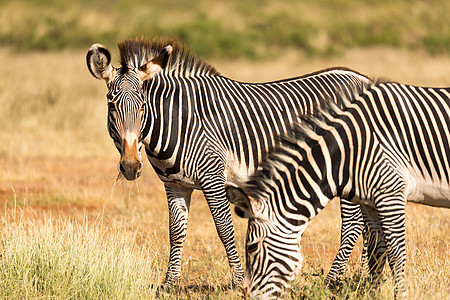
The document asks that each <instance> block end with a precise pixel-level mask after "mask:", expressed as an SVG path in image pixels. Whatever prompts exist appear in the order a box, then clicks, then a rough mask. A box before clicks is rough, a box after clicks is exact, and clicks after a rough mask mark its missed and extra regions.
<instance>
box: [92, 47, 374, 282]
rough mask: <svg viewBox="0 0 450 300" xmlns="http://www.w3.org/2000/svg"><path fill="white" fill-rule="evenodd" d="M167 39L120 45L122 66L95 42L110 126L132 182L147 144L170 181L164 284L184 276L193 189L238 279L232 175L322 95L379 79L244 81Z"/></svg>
mask: <svg viewBox="0 0 450 300" xmlns="http://www.w3.org/2000/svg"><path fill="white" fill-rule="evenodd" d="M167 43H169V42H166V41H162V42H157V43H155V42H153V43H149V42H146V41H136V40H127V41H125V42H123V43H120V44H119V50H120V53H121V67H120V68H113V67H112V66H111V65H110V55H109V52H108V50H106V49H105V48H103V47H102V46H100V45H94V46H92V47H91V50H90V51H89V52H88V56H87V62H88V67H89V69H90V70H91V73H92V74H93V75H94V76H96V77H97V78H104V79H105V80H106V82H107V85H108V89H109V92H108V95H107V98H108V107H109V113H108V130H109V133H110V136H111V137H112V139H113V140H114V142H115V145H116V147H117V149H118V150H119V152H120V153H121V160H120V163H119V170H120V171H121V172H122V174H123V175H124V176H125V177H126V178H127V179H129V180H133V179H136V178H137V177H138V176H139V174H140V172H141V169H142V159H141V157H140V148H141V147H142V145H144V146H145V151H146V154H147V157H148V159H149V161H150V163H151V164H152V166H153V168H154V169H155V171H156V173H157V175H158V176H159V178H160V179H161V180H162V181H163V182H164V185H165V189H166V194H167V199H168V205H169V234H170V244H171V248H170V261H169V267H168V272H167V275H166V279H165V283H166V284H167V285H170V284H172V283H173V282H175V281H177V280H178V279H179V278H180V268H181V249H182V246H183V243H184V240H185V237H186V227H187V219H188V212H189V206H190V196H191V193H192V191H193V189H200V190H202V191H203V193H204V195H205V198H206V201H207V202H208V205H209V208H210V210H211V214H212V216H213V219H214V222H215V225H216V228H217V231H218V234H219V237H220V239H221V241H222V242H223V244H224V247H225V250H226V252H227V255H228V259H229V263H230V266H231V269H232V274H233V277H232V282H233V284H234V285H237V284H239V283H240V281H241V280H242V277H243V271H242V267H241V265H240V262H239V258H238V255H237V252H236V247H235V244H234V229H233V225H232V221H231V213H230V208H229V203H228V201H227V198H226V194H225V182H234V183H240V182H242V181H243V180H245V179H247V177H248V176H249V174H251V173H253V172H254V171H255V170H256V168H257V166H258V164H259V162H260V161H261V160H262V158H263V157H264V155H265V153H266V152H267V151H270V150H271V149H272V148H273V147H274V146H275V144H276V141H277V137H278V136H279V135H281V134H285V133H286V132H287V131H288V130H289V128H290V126H291V124H292V123H294V122H295V121H296V120H297V119H298V117H301V116H303V115H305V114H307V113H311V112H312V108H313V107H316V106H319V104H320V99H323V98H325V97H326V98H329V99H330V101H335V102H337V101H338V95H341V94H343V95H345V96H346V97H354V96H355V95H359V94H360V93H361V92H362V91H363V90H364V88H365V87H366V86H368V85H369V84H371V81H370V80H369V79H368V78H366V77H365V76H362V75H360V74H358V73H355V72H353V71H350V70H347V69H329V70H324V71H321V72H317V73H314V74H309V75H306V76H302V77H298V78H293V79H287V80H282V81H277V82H270V83H241V82H237V81H234V80H231V79H228V78H226V77H223V76H221V75H220V74H219V73H218V72H217V71H216V70H215V69H214V68H213V67H212V66H210V65H209V64H207V63H205V62H204V61H202V60H199V59H197V58H195V57H194V56H192V55H191V54H189V53H187V52H186V51H185V50H184V49H183V48H181V47H180V46H179V45H177V44H176V43H172V42H170V43H172V46H173V48H172V46H166V45H167ZM172 52H173V53H172ZM105 53H106V54H105Z"/></svg>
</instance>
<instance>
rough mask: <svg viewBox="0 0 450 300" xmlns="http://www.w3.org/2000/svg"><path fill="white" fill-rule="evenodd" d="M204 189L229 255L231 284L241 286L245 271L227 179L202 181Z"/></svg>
mask: <svg viewBox="0 0 450 300" xmlns="http://www.w3.org/2000/svg"><path fill="white" fill-rule="evenodd" d="M202 190H203V194H204V195H205V198H206V201H207V202H208V206H209V209H210V211H211V214H212V217H213V219H214V223H215V225H216V230H217V233H218V235H219V238H220V240H221V241H222V243H223V245H224V247H225V251H226V253H227V256H228V262H229V264H230V268H231V284H232V286H233V287H238V286H240V284H241V282H242V280H243V279H244V271H243V269H242V265H241V262H240V261H239V256H238V253H237V250H236V245H235V242H234V227H233V221H232V219H231V210H230V204H229V202H228V200H227V198H226V194H225V179H224V178H219V179H218V178H217V176H215V177H214V178H210V179H207V180H205V181H203V182H202Z"/></svg>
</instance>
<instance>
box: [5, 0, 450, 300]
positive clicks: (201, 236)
mask: <svg viewBox="0 0 450 300" xmlns="http://www.w3.org/2000/svg"><path fill="white" fill-rule="evenodd" d="M91 2H92V1H78V2H76V3H75V5H73V6H72V5H71V4H69V2H66V1H59V2H58V4H57V5H56V4H55V5H53V6H51V7H49V6H47V7H46V6H45V5H44V6H43V3H42V1H28V2H26V1H11V2H1V3H0V6H1V8H2V9H1V10H0V14H1V18H0V24H1V25H2V26H0V27H1V29H0V41H1V43H2V45H4V46H3V47H1V48H0V58H1V62H2V72H0V218H1V223H0V241H1V243H0V298H3V299H23V298H58V299H59V298H75V299H99V298H102V299H110V298H116V299H124V298H125V299H128V298H139V299H140V298H149V299H152V298H156V297H157V296H158V294H157V287H158V285H159V284H161V283H162V281H163V279H164V275H165V269H166V265H167V261H168V252H169V238H168V209H167V202H166V200H165V194H164V191H163V186H162V183H161V182H160V181H159V180H158V179H157V178H156V175H155V173H154V172H153V170H152V169H151V166H150V165H149V164H148V163H147V162H145V166H144V172H143V174H142V176H141V178H140V179H139V180H137V181H136V182H133V183H130V182H127V181H125V180H122V179H117V175H118V171H117V167H116V166H117V163H118V158H119V156H118V153H117V151H116V149H115V147H114V145H113V143H112V141H111V140H110V138H109V136H108V133H107V130H106V105H105V103H106V101H105V94H106V87H105V84H104V83H103V82H100V81H97V80H95V79H94V78H93V77H92V76H91V75H90V74H89V72H88V70H87V68H86V65H85V54H86V51H87V48H88V47H89V45H90V44H91V43H93V42H102V43H105V44H106V45H108V46H109V47H110V48H111V50H112V53H113V54H117V50H116V49H115V48H113V47H114V42H115V41H117V40H120V39H121V38H123V37H127V36H140V35H142V34H148V35H150V36H153V35H155V34H163V33H168V34H173V35H177V36H181V37H182V38H183V39H184V40H186V41H187V42H188V44H189V45H190V46H192V48H193V50H194V51H195V52H196V53H198V54H201V55H206V56H207V57H209V58H210V59H209V61H210V62H211V63H212V64H213V65H215V66H216V67H217V69H218V70H220V71H221V73H222V74H223V75H225V76H227V77H230V78H233V79H236V80H241V81H253V82H255V81H269V80H275V79H280V78H286V77H291V76H296V75H300V74H305V73H308V72H312V71H315V70H318V69H321V68H325V67H330V66H346V67H350V68H353V69H355V70H358V71H359V72H361V73H364V74H367V75H369V76H373V77H387V78H388V79H391V80H394V81H399V82H403V83H409V84H417V85H423V86H449V85H450V56H449V53H450V50H449V49H450V48H449V44H448V41H450V35H449V30H450V29H449V28H450V26H449V24H448V21H447V19H446V17H445V16H446V14H444V12H446V11H447V12H448V9H446V8H448V2H446V1H443V2H439V1H431V2H420V3H418V4H417V5H416V6H410V5H408V1H398V2H395V1H378V2H379V3H382V4H383V5H384V6H383V5H379V4H377V5H375V2H372V1H370V2H371V4H372V5H374V8H373V9H372V10H371V9H369V8H367V7H365V6H362V5H359V4H356V6H357V7H356V10H357V11H358V14H355V15H359V16H360V17H353V15H352V14H350V13H349V12H347V9H348V7H349V5H350V4H349V3H351V1H337V2H336V3H337V4H335V3H334V4H332V5H331V4H330V5H328V6H327V5H326V4H328V3H329V1H325V0H322V1H317V2H314V1H311V2H308V1H306V2H304V3H301V4H296V3H297V2H295V1H292V2H291V1H282V2H281V4H279V3H278V4H277V5H275V4H274V3H272V4H271V2H268V1H266V2H264V3H265V4H266V5H259V6H257V7H256V6H255V7H252V6H251V5H250V4H248V3H252V2H251V1H250V2H247V4H242V3H241V2H238V1H236V2H233V1H232V2H230V3H232V4H231V5H230V4H227V2H220V4H218V5H217V6H215V7H214V9H211V10H207V9H205V8H202V9H200V8H199V7H203V6H204V4H205V3H206V2H205V3H203V2H202V1H199V2H198V3H196V2H195V3H194V2H193V1H188V2H189V5H191V6H186V5H188V4H182V3H181V2H180V1H165V3H166V2H167V3H168V4H170V5H173V7H174V9H172V10H171V11H170V13H167V14H169V15H170V18H168V20H166V18H164V17H163V16H164V15H165V14H163V13H162V12H165V10H164V9H163V7H164V5H163V4H160V3H159V2H158V1H155V3H159V4H157V5H156V4H155V5H156V6H155V7H156V8H157V9H150V8H148V7H147V8H146V9H139V8H140V7H141V6H139V5H141V4H142V3H141V1H137V0H136V1H131V2H130V3H131V4H133V5H131V6H129V5H128V6H127V5H124V2H123V1H115V2H114V5H113V6H112V7H109V8H108V9H106V13H107V14H102V13H100V7H102V9H103V5H105V6H106V4H105V3H106V2H105V3H103V4H102V1H100V2H99V3H100V4H89V3H91ZM378 2H377V3H378ZM161 3H162V2H161ZM199 3H200V4H199ZM202 3H203V4H202ZM294 3H295V4H294ZM305 3H306V4H305ZM317 3H318V4H317ZM430 3H431V4H430ZM138 4H139V5H138ZM158 5H159V6H158ZM288 5H296V6H295V9H293V10H287V9H285V8H286V6H288ZM308 5H309V6H308ZM430 5H431V6H430ZM192 6H194V7H195V9H196V10H195V11H196V13H189V14H187V13H184V12H185V11H186V8H187V7H192ZM43 7H44V8H43ZM130 7H131V8H130ZM305 7H308V8H310V11H312V13H310V14H308V15H307V16H306V17H305V18H294V17H295V16H296V12H298V10H301V9H302V8H305ZM430 7H432V8H433V9H429V8H430ZM436 7H439V8H436ZM175 8H176V9H175ZM21 10H22V14H20V13H17V12H18V11H19V12H20V11H21ZM405 10H406V11H407V12H409V13H410V15H409V18H408V17H405V16H404V15H403V14H402V13H401V12H402V11H405ZM79 11H82V12H83V14H82V16H83V17H80V14H79V13H77V12H79ZM236 11H238V13H236ZM390 11H393V12H394V13H391V14H389V12H390ZM36 12H37V13H36ZM102 12H103V11H102ZM333 12H334V13H336V15H339V17H338V18H336V19H333V18H332V16H333ZM123 14H125V15H126V14H129V15H133V16H137V17H136V18H132V19H131V20H130V21H128V22H127V24H126V26H117V25H116V24H117V22H118V21H119V20H120V18H121V17H123ZM105 15H107V16H108V18H107V19H105V18H103V17H102V16H105ZM145 15H151V16H152V17H153V18H151V20H152V21H149V20H150V19H149V20H147V19H144V16H145ZM361 15H362V16H365V18H362V17H361ZM381 15H382V16H384V19H383V18H381V20H380V18H376V17H377V16H381ZM38 16H39V17H38ZM224 16H228V17H230V18H226V19H225V18H223V19H225V20H226V21H224V22H222V21H220V20H222V17H224ZM244 16H247V18H244ZM261 16H265V17H266V19H265V20H266V21H264V22H263V21H261V19H259V18H260V17H261ZM320 16H325V17H326V18H325V20H326V21H323V20H321V18H320ZM285 20H291V21H290V23H289V22H288V24H284V23H283V22H285ZM330 20H334V21H330ZM343 20H346V22H343ZM377 20H378V21H379V22H380V24H384V25H383V26H381V25H380V24H377V22H376V21H377ZM386 20H388V21H389V22H386ZM152 22H155V24H154V23H152ZM183 22H184V23H183ZM385 23H386V24H385ZM55 24H56V25H57V26H55ZM180 24H185V25H183V26H182V25H180ZM186 24H187V25H186ZM267 24H271V26H269V25H267ZM378 25H380V26H378ZM147 27H148V28H152V30H153V31H150V32H145V31H144V29H143V28H147ZM296 27H301V28H302V30H293V29H292V28H296ZM93 28H95V30H94V29H93ZM358 28H360V29H359V30H360V31H358ZM361 28H363V29H361ZM411 28H412V29H411ZM32 29H33V30H32ZM34 29H35V30H34ZM244 29H247V30H246V31H244ZM300 31H301V32H303V33H304V35H301V36H300V35H298V32H300ZM95 32H98V34H95ZM262 33H265V34H266V35H264V34H262ZM296 33H297V35H296ZM345 37H347V39H346V38H345ZM238 38H241V39H242V40H239V39H238ZM266 40H268V41H270V45H271V47H266V44H265V41H266ZM349 44H352V46H354V47H350V46H349ZM217 45H219V46H217ZM285 45H286V46H285ZM336 45H337V46H336ZM80 48H81V49H82V50H80ZM266 48H267V49H266ZM347 48H348V49H347ZM24 50H26V51H24ZM36 50H39V51H36ZM113 61H114V62H115V64H116V65H117V56H115V57H114V58H113ZM406 213H407V223H406V233H407V266H406V267H407V269H406V272H407V278H408V280H407V287H408V293H409V298H411V299H417V298H420V299H445V298H447V299H448V298H449V297H450V279H449V277H450V262H449V257H450V240H449V236H450V226H449V225H450V212H449V210H445V209H439V208H431V207H425V206H419V205H414V204H408V205H407V212H406ZM233 222H234V225H235V230H236V243H237V247H238V252H239V254H240V257H241V261H242V263H244V256H243V254H244V248H243V246H244V244H243V243H244V235H245V230H246V222H245V221H244V220H241V219H239V218H237V217H236V216H235V215H234V213H233ZM339 232H340V218H339V205H338V202H337V201H333V202H332V203H330V204H329V205H328V206H327V207H326V209H325V210H324V211H323V212H321V214H320V215H319V216H318V217H317V218H316V219H315V220H313V222H312V223H311V225H310V226H309V228H308V229H307V231H306V232H305V234H304V237H303V239H302V247H303V251H304V261H305V264H304V267H303V269H302V274H301V276H300V277H299V278H298V280H296V282H294V283H293V289H292V291H291V293H289V294H288V295H286V298H287V299H290V298H292V299H298V298H308V299H309V298H330V299H333V298H350V299H360V298H362V299H365V298H369V299H372V298H375V299H388V298H392V291H393V286H392V277H391V275H390V272H389V268H386V270H385V272H384V277H385V280H384V281H383V282H382V284H381V286H380V287H379V288H377V289H375V288H374V287H372V286H371V285H370V283H368V282H366V281H365V280H364V277H363V276H360V275H359V274H360V272H361V269H360V266H359V257H360V253H361V241H359V243H358V245H357V247H356V248H355V250H354V253H353V255H352V257H351V260H350V262H349V265H348V266H347V268H346V272H345V274H344V279H343V282H342V284H341V285H340V286H339V289H338V290H335V291H329V290H327V289H326V288H325V287H324V283H323V279H324V277H325V275H326V273H327V272H328V269H329V267H330V266H331V262H332V260H333V258H334V256H335V253H336V251H337V249H338V245H339ZM229 281H230V278H229V267H228V263H227V259H226V256H225V252H224V249H223V246H222V245H221V243H220V241H219V238H218V237H217V234H216V231H215V227H214V224H213V221H212V218H211V215H210V213H209V209H208V207H207V205H206V203H205V201H204V199H203V196H202V195H201V193H199V192H197V193H195V194H194V195H193V201H192V204H191V211H190V215H189V224H188V236H187V239H186V243H185V247H184V252H183V260H182V280H181V282H180V287H181V288H180V289H179V290H175V291H172V292H171V293H168V294H167V293H164V294H159V297H160V298H168V299H177V298H187V299H196V298H204V299H206V298H212V299H216V298H217V299H230V298H231V299H239V298H240V297H241V296H240V293H239V291H234V290H229V289H227V286H228V283H229Z"/></svg>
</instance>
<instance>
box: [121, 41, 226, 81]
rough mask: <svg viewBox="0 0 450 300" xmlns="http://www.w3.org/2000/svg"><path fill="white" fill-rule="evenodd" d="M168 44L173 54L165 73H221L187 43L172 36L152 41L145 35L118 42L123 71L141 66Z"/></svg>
mask: <svg viewBox="0 0 450 300" xmlns="http://www.w3.org/2000/svg"><path fill="white" fill-rule="evenodd" d="M168 45H170V46H172V54H171V55H170V57H169V62H168V64H167V66H166V67H165V68H164V71H163V72H164V74H166V75H173V76H180V77H181V76H183V77H189V76H195V75H219V72H218V71H217V70H216V69H215V68H214V67H213V66H212V65H211V64H209V63H208V62H207V61H205V60H204V59H201V58H198V57H197V56H196V55H195V54H193V53H191V52H190V51H189V50H188V49H187V48H186V46H185V45H183V44H181V43H180V42H179V41H177V40H176V39H171V38H155V39H153V40H151V41H150V40H149V39H147V38H144V37H143V38H141V39H137V38H135V39H127V40H124V41H122V42H120V43H118V44H117V46H118V47H119V51H120V63H121V65H122V71H123V72H126V71H127V70H128V69H130V68H139V67H140V66H142V65H143V64H145V63H147V62H148V61H150V60H151V59H152V58H154V57H156V56H157V55H158V54H159V53H161V51H162V50H163V49H164V48H165V47H167V46H168Z"/></svg>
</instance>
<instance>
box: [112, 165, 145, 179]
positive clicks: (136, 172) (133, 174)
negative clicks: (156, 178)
mask: <svg viewBox="0 0 450 300" xmlns="http://www.w3.org/2000/svg"><path fill="white" fill-rule="evenodd" d="M118 168H119V171H120V173H122V175H123V176H124V177H125V178H126V179H127V180H135V179H137V178H138V177H139V176H140V175H141V173H142V168H143V163H142V161H139V160H121V161H120V162H119V166H118Z"/></svg>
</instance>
